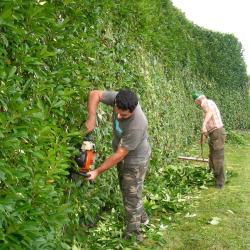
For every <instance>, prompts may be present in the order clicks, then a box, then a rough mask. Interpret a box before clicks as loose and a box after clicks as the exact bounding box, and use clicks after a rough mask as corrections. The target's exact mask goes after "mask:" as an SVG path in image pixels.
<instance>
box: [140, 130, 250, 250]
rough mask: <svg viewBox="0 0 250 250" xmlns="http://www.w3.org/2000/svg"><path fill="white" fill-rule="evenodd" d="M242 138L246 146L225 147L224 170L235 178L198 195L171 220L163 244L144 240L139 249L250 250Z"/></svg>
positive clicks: (249, 192) (248, 175)
mask: <svg viewBox="0 0 250 250" xmlns="http://www.w3.org/2000/svg"><path fill="white" fill-rule="evenodd" d="M244 138H245V140H246V144H245V145H235V144H227V145H226V148H225V153H226V159H225V165H226V169H227V171H229V172H233V173H234V175H233V177H232V178H229V180H228V182H227V184H226V185H225V187H224V188H223V189H222V190H217V189H215V188H214V187H209V188H208V189H205V190H201V191H197V192H196V195H195V197H194V198H193V200H192V203H191V204H190V206H188V208H187V210H186V211H185V212H184V213H181V214H175V215H174V216H173V220H174V223H170V224H169V225H168V227H167V229H166V230H165V231H164V232H163V235H162V238H163V239H164V241H160V242H156V241H152V240H146V241H145V242H144V243H143V245H141V247H140V249H148V250H149V249H171V250H172V249H173V250H174V249H190V250H191V249H192V250H198V249H201V250H204V249H216V250H224V249H232V250H234V249H235V250H238V249H250V237H249V235H250V189H249V184H250V154H249V153H250V133H244ZM213 218H215V220H217V221H218V222H219V223H218V224H217V225H212V224H211V223H210V222H211V220H212V219H213ZM158 219H160V218H158ZM163 242H164V243H163Z"/></svg>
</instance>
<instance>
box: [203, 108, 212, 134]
mask: <svg viewBox="0 0 250 250" xmlns="http://www.w3.org/2000/svg"><path fill="white" fill-rule="evenodd" d="M203 110H204V112H205V117H204V121H203V125H202V129H201V132H202V133H203V134H205V135H207V128H206V125H207V123H208V121H209V120H210V119H211V117H212V116H213V112H212V110H211V109H210V108H209V107H206V108H204V109H203Z"/></svg>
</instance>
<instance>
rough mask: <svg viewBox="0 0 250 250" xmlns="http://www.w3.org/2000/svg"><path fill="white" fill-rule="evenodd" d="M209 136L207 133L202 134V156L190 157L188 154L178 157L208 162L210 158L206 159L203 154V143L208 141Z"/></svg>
mask: <svg viewBox="0 0 250 250" xmlns="http://www.w3.org/2000/svg"><path fill="white" fill-rule="evenodd" d="M206 138H207V136H206V135H205V134H203V133H202V134H201V138H200V144H201V156H200V157H188V156H179V157H178V159H180V160H187V161H198V162H205V163H207V162H208V159H204V156H203V143H204V142H205V141H206Z"/></svg>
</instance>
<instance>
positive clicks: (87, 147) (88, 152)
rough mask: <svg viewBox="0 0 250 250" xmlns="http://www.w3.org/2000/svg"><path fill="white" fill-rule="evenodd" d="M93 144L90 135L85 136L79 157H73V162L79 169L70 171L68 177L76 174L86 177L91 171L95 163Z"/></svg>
mask: <svg viewBox="0 0 250 250" xmlns="http://www.w3.org/2000/svg"><path fill="white" fill-rule="evenodd" d="M95 156H96V152H95V144H94V143H93V141H92V136H91V134H87V135H86V136H85V137H84V139H83V142H82V146H81V148H80V155H79V156H76V157H75V161H76V163H77V165H78V167H79V169H78V170H75V169H73V168H71V169H70V175H71V176H72V174H78V175H81V176H84V177H87V176H88V172H89V171H90V170H91V168H92V166H93V165H94V163H95Z"/></svg>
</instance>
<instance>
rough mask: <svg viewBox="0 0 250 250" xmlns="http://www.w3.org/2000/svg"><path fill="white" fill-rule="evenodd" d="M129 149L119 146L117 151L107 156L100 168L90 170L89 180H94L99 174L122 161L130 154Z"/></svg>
mask: <svg viewBox="0 0 250 250" xmlns="http://www.w3.org/2000/svg"><path fill="white" fill-rule="evenodd" d="M128 152H129V151H128V150H127V149H125V148H124V147H118V149H117V151H116V152H115V153H114V154H112V155H111V156H110V157H109V158H107V159H106V160H105V161H104V162H103V163H102V164H101V165H100V166H99V167H98V168H96V169H95V170H93V171H90V172H88V177H87V179H88V180H94V179H95V178H96V177H97V176H98V175H100V174H101V173H103V172H104V171H106V170H108V169H109V168H111V167H113V166H114V165H116V164H117V163H119V162H120V161H122V160H123V159H124V158H125V156H126V155H127V154H128Z"/></svg>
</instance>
